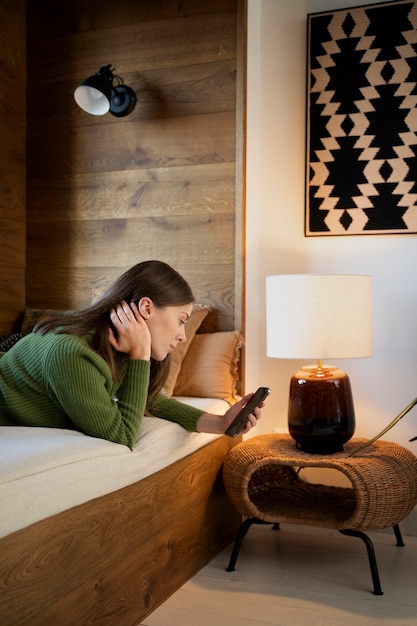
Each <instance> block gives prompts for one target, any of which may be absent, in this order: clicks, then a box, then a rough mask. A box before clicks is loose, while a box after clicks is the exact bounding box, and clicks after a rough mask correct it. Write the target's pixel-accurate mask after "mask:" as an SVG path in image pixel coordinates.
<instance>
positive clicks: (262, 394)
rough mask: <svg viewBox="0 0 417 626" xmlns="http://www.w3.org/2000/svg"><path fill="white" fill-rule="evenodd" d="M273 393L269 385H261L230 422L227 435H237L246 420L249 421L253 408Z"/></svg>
mask: <svg viewBox="0 0 417 626" xmlns="http://www.w3.org/2000/svg"><path fill="white" fill-rule="evenodd" d="M270 393H271V390H270V389H269V387H259V389H257V390H256V391H255V393H254V394H253V396H252V398H251V399H250V400H249V402H248V403H247V404H245V406H244V407H243V409H242V410H241V411H240V412H239V413H238V414H237V415H236V417H235V419H234V420H233V422H232V423H231V424H230V426H229V428H228V429H227V430H226V432H225V435H229V437H236V435H238V434H239V433H240V431H241V430H242V428H244V426H245V424H246V422H247V421H248V417H249V415H250V414H251V413H252V411H253V409H255V408H256V407H257V406H259V405H260V404H262V402H263V401H264V400H265V398H266V397H267V396H269V394H270Z"/></svg>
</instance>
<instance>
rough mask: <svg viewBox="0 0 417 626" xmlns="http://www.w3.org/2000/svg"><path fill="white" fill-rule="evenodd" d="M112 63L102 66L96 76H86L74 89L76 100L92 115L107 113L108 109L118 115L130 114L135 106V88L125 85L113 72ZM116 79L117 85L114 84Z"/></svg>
mask: <svg viewBox="0 0 417 626" xmlns="http://www.w3.org/2000/svg"><path fill="white" fill-rule="evenodd" d="M113 70H114V68H113V69H112V67H111V65H106V66H104V67H101V68H100V69H99V70H98V72H97V73H96V74H94V76H89V77H88V78H86V79H85V80H84V81H83V82H82V83H81V85H78V87H77V88H76V90H75V91H74V98H75V102H76V103H77V104H78V106H79V107H81V109H83V110H84V111H86V112H87V113H90V114H91V115H105V114H106V113H107V112H108V111H110V113H111V114H112V115H115V116H116V117H124V116H125V115H129V113H131V112H132V111H133V109H134V107H135V104H136V95H135V92H134V91H133V89H131V88H130V87H128V86H127V85H124V84H123V82H122V80H121V78H120V77H119V76H115V75H114V74H113ZM113 81H116V85H113Z"/></svg>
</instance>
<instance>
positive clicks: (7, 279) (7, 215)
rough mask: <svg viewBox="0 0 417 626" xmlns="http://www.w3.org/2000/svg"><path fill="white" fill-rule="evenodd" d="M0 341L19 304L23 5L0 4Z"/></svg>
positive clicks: (22, 256)
mask: <svg viewBox="0 0 417 626" xmlns="http://www.w3.org/2000/svg"><path fill="white" fill-rule="evenodd" d="M0 21H1V47H0V65H1V69H2V88H1V90H0V144H1V152H0V249H1V252H2V254H1V258H0V271H1V278H0V302H1V307H0V335H1V334H8V333H10V332H11V330H12V329H13V326H14V324H15V320H16V318H17V314H18V311H19V310H20V309H22V308H23V306H24V302H25V201H26V167H25V150H26V89H25V79H26V42H25V22H26V20H25V2H24V1H23V0H10V1H9V2H7V3H1V4H0Z"/></svg>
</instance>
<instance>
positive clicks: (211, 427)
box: [197, 393, 265, 435]
mask: <svg viewBox="0 0 417 626" xmlns="http://www.w3.org/2000/svg"><path fill="white" fill-rule="evenodd" d="M252 396H253V393H248V394H247V395H246V396H245V397H244V398H242V399H241V400H239V401H238V402H236V403H235V404H234V405H233V406H231V407H230V409H228V410H227V411H226V413H225V414H224V415H214V414H212V413H204V414H203V415H201V417H200V418H199V420H198V422H197V430H198V432H200V433H215V434H218V435H223V434H224V433H225V432H226V430H227V428H228V427H229V426H230V424H231V423H232V422H233V420H234V419H235V417H236V416H237V415H238V413H239V412H240V410H241V409H243V407H244V406H245V405H246V404H247V403H248V401H249V400H250V399H251V397H252ZM263 406H265V402H262V404H261V405H260V406H259V407H256V409H254V411H253V413H251V414H250V415H249V417H248V419H247V422H246V424H245V426H244V428H243V429H242V430H241V432H240V434H242V435H244V434H245V433H248V432H249V431H250V430H251V428H253V427H254V426H256V424H257V423H258V420H259V419H260V418H261V409H262V407H263Z"/></svg>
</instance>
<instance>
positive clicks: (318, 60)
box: [305, 0, 417, 236]
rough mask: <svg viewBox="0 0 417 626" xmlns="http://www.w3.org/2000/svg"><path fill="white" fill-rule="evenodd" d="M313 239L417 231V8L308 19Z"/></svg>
mask: <svg viewBox="0 0 417 626" xmlns="http://www.w3.org/2000/svg"><path fill="white" fill-rule="evenodd" d="M306 146H307V148H306V220H305V222H306V223H305V234H306V236H318V235H320V236H323V235H360V234H365V235H366V234H387V233H417V2H410V1H406V0H402V1H399V0H395V1H392V2H382V3H379V4H373V5H366V6H362V7H357V8H353V9H343V10H338V11H332V12H326V13H315V14H311V15H309V16H308V76H307V142H306Z"/></svg>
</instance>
